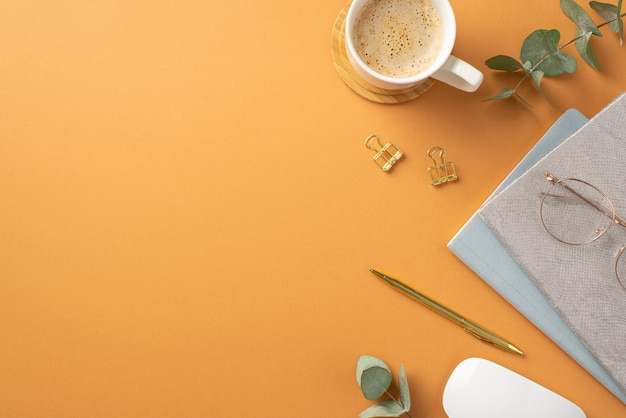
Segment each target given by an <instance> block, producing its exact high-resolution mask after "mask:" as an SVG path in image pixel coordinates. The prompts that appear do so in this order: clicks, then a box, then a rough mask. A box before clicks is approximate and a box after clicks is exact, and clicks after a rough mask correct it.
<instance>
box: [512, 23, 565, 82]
mask: <svg viewBox="0 0 626 418" xmlns="http://www.w3.org/2000/svg"><path fill="white" fill-rule="evenodd" d="M560 39H561V34H560V32H559V31H558V30H556V29H551V30H546V29H537V30H536V31H534V32H533V33H531V34H530V35H528V37H527V38H526V39H525V40H524V43H523V44H522V50H521V53H520V55H521V59H522V62H526V61H530V63H531V64H532V65H533V68H534V69H535V70H540V71H543V73H544V74H545V75H546V76H548V77H550V76H557V75H561V74H563V73H564V72H567V73H573V72H574V71H576V66H577V64H576V60H575V59H574V58H573V57H572V56H571V55H568V54H566V53H564V52H561V50H560V49H559V40H560ZM535 67H536V68H535Z"/></svg>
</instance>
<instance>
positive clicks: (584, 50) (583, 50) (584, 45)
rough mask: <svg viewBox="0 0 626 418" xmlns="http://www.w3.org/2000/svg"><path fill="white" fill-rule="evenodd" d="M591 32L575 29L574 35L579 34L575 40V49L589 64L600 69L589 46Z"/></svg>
mask: <svg viewBox="0 0 626 418" xmlns="http://www.w3.org/2000/svg"><path fill="white" fill-rule="evenodd" d="M591 35H592V33H591V32H585V33H581V31H580V29H579V30H577V31H576V36H577V37H578V36H580V38H578V39H577V40H576V42H575V45H576V50H577V51H578V53H579V54H580V56H581V57H582V58H583V59H584V60H585V62H586V63H587V64H589V66H590V67H591V68H593V69H595V70H598V71H600V64H598V60H597V59H596V56H595V54H594V53H593V49H592V48H591V42H590V41H591Z"/></svg>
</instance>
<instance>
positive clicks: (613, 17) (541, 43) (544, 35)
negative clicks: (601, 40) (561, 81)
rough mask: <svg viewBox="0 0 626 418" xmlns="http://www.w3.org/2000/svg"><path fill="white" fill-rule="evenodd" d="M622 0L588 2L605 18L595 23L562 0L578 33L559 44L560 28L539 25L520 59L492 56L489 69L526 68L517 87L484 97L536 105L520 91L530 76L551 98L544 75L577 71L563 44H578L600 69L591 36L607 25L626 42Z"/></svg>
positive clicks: (586, 58)
mask: <svg viewBox="0 0 626 418" xmlns="http://www.w3.org/2000/svg"><path fill="white" fill-rule="evenodd" d="M622 1H623V0H618V2H617V5H613V4H609V3H601V2H598V1H591V2H589V6H590V7H591V8H592V9H593V10H595V11H596V13H598V14H599V15H600V16H601V17H602V18H603V19H604V22H602V23H600V24H598V25H596V24H595V23H594V22H593V20H592V19H591V17H590V16H589V14H587V12H585V10H584V9H583V8H582V7H581V6H579V5H578V3H576V2H575V1H574V0H560V4H561V10H562V11H563V13H564V14H565V15H566V16H567V17H568V18H569V19H570V20H571V21H572V22H574V23H575V24H576V26H577V27H578V29H577V30H576V33H575V37H574V38H573V39H571V40H570V41H568V42H566V43H564V44H562V45H559V41H560V39H561V33H560V32H559V31H558V30H556V29H551V30H546V29H537V30H535V31H534V32H533V33H531V34H530V35H529V36H528V37H527V38H526V39H525V40H524V43H523V44H522V48H521V52H520V60H519V61H518V60H517V59H515V58H513V57H510V56H507V55H496V56H495V57H492V58H489V59H488V60H487V61H486V62H485V64H486V65H487V67H489V68H490V69H492V70H498V71H506V72H518V71H523V73H524V76H523V77H522V79H521V80H520V81H519V83H517V85H516V86H515V87H513V88H511V87H507V88H505V89H504V90H502V91H500V93H498V94H497V95H495V96H493V97H489V98H487V99H485V100H483V101H490V100H505V99H509V98H512V97H514V98H516V99H518V100H520V101H521V102H522V103H524V104H526V105H528V106H530V107H533V106H532V105H531V104H530V103H529V102H528V101H527V100H526V99H524V98H523V97H522V96H521V95H520V94H519V88H520V86H521V85H522V84H523V83H524V81H525V80H526V79H531V80H532V81H533V85H534V86H535V88H536V89H537V91H538V92H539V94H540V95H541V96H542V97H543V98H544V99H545V100H546V101H547V102H548V103H549V102H550V101H549V100H548V98H547V97H546V96H545V94H544V93H543V91H542V90H541V81H542V80H543V78H544V77H554V76H558V75H561V74H563V73H573V72H575V71H576V68H577V63H576V60H575V59H574V58H573V57H572V56H571V55H569V54H567V53H565V52H563V48H565V47H567V46H568V45H570V44H574V45H575V46H576V50H577V51H578V53H579V55H580V56H581V57H582V59H583V60H584V61H585V62H586V63H587V64H588V65H589V66H591V67H592V68H594V69H595V70H598V71H600V65H599V64H598V60H597V59H596V57H595V54H594V53H593V50H592V48H591V42H590V41H591V37H592V36H600V37H601V36H602V32H600V28H601V27H603V26H607V25H608V27H609V29H610V30H611V31H612V32H614V33H617V34H618V36H619V43H620V47H621V46H622V45H623V43H624V23H623V20H622V18H623V17H624V16H626V13H622Z"/></svg>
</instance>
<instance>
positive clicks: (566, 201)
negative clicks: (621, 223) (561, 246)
mask: <svg viewBox="0 0 626 418" xmlns="http://www.w3.org/2000/svg"><path fill="white" fill-rule="evenodd" d="M540 212H541V220H542V222H543V224H544V226H545V228H546V229H547V230H548V232H549V233H550V234H551V235H552V236H553V237H554V238H556V239H557V240H559V241H561V242H564V243H566V244H572V245H581V244H587V243H589V242H591V241H594V240H596V239H598V238H599V237H600V236H602V234H604V233H605V232H606V231H607V229H608V228H609V227H610V226H611V225H612V224H613V220H614V219H615V209H614V207H613V204H612V203H611V201H610V200H609V199H608V197H606V196H605V195H604V194H603V193H602V192H601V191H600V190H598V189H597V188H595V187H594V186H592V185H591V184H589V183H586V182H583V181H581V180H576V179H565V180H559V181H557V182H556V183H554V184H553V185H552V186H551V187H550V188H549V189H548V191H546V193H545V195H544V197H543V199H542V201H541V209H540ZM620 258H624V260H623V261H624V262H626V255H625V256H624V257H620ZM624 274H625V275H626V266H625V272H624Z"/></svg>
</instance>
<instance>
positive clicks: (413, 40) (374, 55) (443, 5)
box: [345, 0, 483, 92]
mask: <svg viewBox="0 0 626 418" xmlns="http://www.w3.org/2000/svg"><path fill="white" fill-rule="evenodd" d="M455 39H456V18H455V16H454V11H453V10H452V6H451V5H450V2H449V0H352V3H351V4H350V7H349V8H348V13H347V15H346V23H345V47H346V55H347V58H348V60H349V62H350V65H351V66H352V68H353V69H354V72H355V76H357V77H359V79H360V80H362V81H363V82H364V83H367V84H369V85H371V86H373V87H375V88H381V89H385V90H404V89H413V88H415V87H417V86H419V85H421V84H423V83H425V82H426V81H427V80H428V79H435V80H439V81H442V82H444V83H446V84H449V85H450V86H452V87H455V88H457V89H460V90H463V91H468V92H472V91H476V90H477V89H478V87H479V86H480V85H481V83H482V81H483V74H482V73H481V72H480V71H479V70H477V69H476V68H474V67H473V66H471V65H470V64H468V63H467V62H465V61H463V60H462V59H460V58H457V57H455V56H454V55H452V48H453V47H454V42H455ZM367 84H366V86H367ZM366 88H367V87H366Z"/></svg>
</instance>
